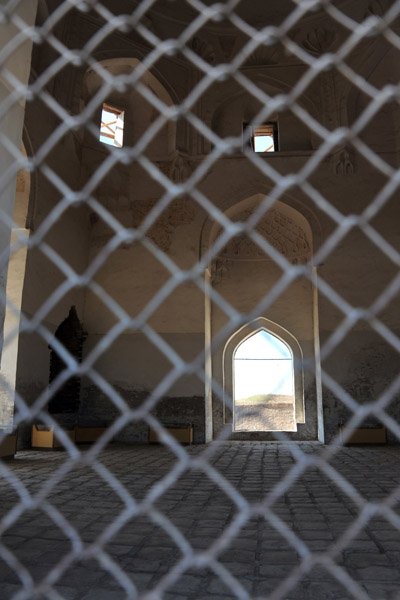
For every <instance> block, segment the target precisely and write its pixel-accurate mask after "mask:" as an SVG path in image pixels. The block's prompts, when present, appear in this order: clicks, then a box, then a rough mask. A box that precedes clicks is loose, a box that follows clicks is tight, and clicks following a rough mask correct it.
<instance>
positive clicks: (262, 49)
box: [244, 46, 279, 67]
mask: <svg viewBox="0 0 400 600" xmlns="http://www.w3.org/2000/svg"><path fill="white" fill-rule="evenodd" d="M278 61H279V52H278V48H277V47H276V46H259V47H258V48H257V49H256V50H254V52H252V53H251V54H250V56H249V57H248V58H247V60H246V61H245V63H244V66H245V67H262V66H268V65H277V64H278Z"/></svg>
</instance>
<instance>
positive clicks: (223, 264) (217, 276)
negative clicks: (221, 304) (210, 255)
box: [211, 258, 229, 285]
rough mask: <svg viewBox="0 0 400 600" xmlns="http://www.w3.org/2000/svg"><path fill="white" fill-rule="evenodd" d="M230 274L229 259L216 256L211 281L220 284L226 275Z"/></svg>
mask: <svg viewBox="0 0 400 600" xmlns="http://www.w3.org/2000/svg"><path fill="white" fill-rule="evenodd" d="M227 275H229V261H228V260H227V259H224V258H216V259H215V260H213V262H212V264H211V283H212V284H213V285H215V284H218V283H220V282H221V281H222V279H223V278H224V277H226V276H227Z"/></svg>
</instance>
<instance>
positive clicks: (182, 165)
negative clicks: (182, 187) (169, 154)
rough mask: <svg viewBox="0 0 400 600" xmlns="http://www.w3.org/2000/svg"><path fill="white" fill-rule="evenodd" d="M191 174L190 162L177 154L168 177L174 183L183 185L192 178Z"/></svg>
mask: <svg viewBox="0 0 400 600" xmlns="http://www.w3.org/2000/svg"><path fill="white" fill-rule="evenodd" d="M191 172H192V167H191V164H190V161H188V160H187V158H185V157H184V156H182V155H181V154H177V155H176V157H175V158H174V160H173V161H172V163H171V164H170V167H169V171H168V175H169V178H170V179H171V180H172V181H173V182H174V183H181V182H182V181H186V179H188V178H189V177H190V174H191Z"/></svg>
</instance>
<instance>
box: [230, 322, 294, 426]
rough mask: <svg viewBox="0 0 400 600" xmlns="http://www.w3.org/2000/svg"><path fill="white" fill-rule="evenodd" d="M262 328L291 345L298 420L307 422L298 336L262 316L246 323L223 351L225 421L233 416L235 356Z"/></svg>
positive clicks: (288, 345) (289, 346)
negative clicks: (243, 344)
mask: <svg viewBox="0 0 400 600" xmlns="http://www.w3.org/2000/svg"><path fill="white" fill-rule="evenodd" d="M259 331H266V332H267V333H270V334H272V335H274V336H275V337H277V338H278V339H279V340H281V341H282V342H283V343H284V344H285V345H286V346H287V347H288V348H289V350H290V352H291V354H292V357H293V372H294V403H295V417H296V423H305V410H304V377H303V352H302V349H301V347H300V344H299V342H298V341H297V339H296V338H295V337H294V336H293V335H292V334H291V333H290V332H289V331H287V329H285V328H284V327H281V326H280V325H278V323H274V322H273V321H270V320H269V319H267V318H266V317H259V318H258V319H254V320H253V321H250V323H247V324H246V325H243V326H242V327H241V328H240V329H239V330H238V331H236V333H234V334H233V335H232V336H231V337H230V338H229V340H228V341H227V343H226V344H225V347H224V351H223V355H222V361H223V405H224V421H225V423H228V422H230V421H231V420H232V403H233V360H234V355H235V352H236V350H237V349H238V347H239V346H240V345H241V344H242V343H243V342H245V341H246V340H247V339H249V338H250V337H251V336H253V335H254V334H256V333H258V332H259Z"/></svg>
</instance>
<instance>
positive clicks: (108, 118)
mask: <svg viewBox="0 0 400 600" xmlns="http://www.w3.org/2000/svg"><path fill="white" fill-rule="evenodd" d="M124 116H125V111H123V110H120V109H119V108H116V107H115V106H111V104H107V103H106V102H105V103H104V104H103V108H102V111H101V123H100V135H99V140H100V141H101V142H103V144H108V145H110V146H116V147H118V148H122V146H123V142H124Z"/></svg>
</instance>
